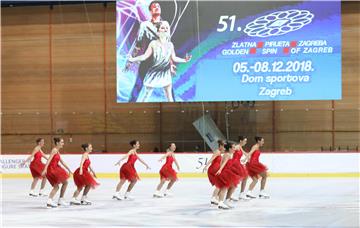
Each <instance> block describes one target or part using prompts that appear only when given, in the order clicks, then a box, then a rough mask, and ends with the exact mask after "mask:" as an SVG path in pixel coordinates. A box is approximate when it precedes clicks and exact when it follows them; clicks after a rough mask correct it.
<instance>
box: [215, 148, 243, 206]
mask: <svg viewBox="0 0 360 228" xmlns="http://www.w3.org/2000/svg"><path fill="white" fill-rule="evenodd" d="M234 150H235V145H234V144H232V143H226V144H225V153H224V155H223V156H222V159H221V164H220V169H219V170H218V171H217V172H216V176H217V177H216V179H215V185H216V187H218V188H219V189H220V192H219V204H218V208H219V209H229V208H232V206H231V205H230V204H229V202H228V199H230V198H231V194H232V192H234V189H235V188H236V186H237V185H238V184H239V182H240V176H239V175H237V174H236V173H235V172H234V171H233V169H232V166H233V160H232V158H233V154H234ZM228 191H229V192H230V193H229V194H227V196H229V198H228V199H227V200H225V201H224V198H225V194H226V193H227V192H228Z"/></svg>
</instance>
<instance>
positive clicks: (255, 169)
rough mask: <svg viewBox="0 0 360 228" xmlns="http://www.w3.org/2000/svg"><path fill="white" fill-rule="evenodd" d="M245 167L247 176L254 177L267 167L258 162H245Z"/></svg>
mask: <svg viewBox="0 0 360 228" xmlns="http://www.w3.org/2000/svg"><path fill="white" fill-rule="evenodd" d="M246 168H247V170H248V173H249V176H251V177H256V176H257V175H259V174H260V173H262V172H265V171H266V170H267V167H266V166H265V165H263V164H262V163H260V162H253V163H250V162H248V163H246Z"/></svg>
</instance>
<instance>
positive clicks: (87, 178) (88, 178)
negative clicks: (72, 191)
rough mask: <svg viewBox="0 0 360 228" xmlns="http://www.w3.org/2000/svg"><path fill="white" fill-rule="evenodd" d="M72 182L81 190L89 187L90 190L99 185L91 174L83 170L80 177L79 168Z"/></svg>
mask: <svg viewBox="0 0 360 228" xmlns="http://www.w3.org/2000/svg"><path fill="white" fill-rule="evenodd" d="M74 182H75V185H76V187H78V188H82V187H85V186H90V187H91V188H95V187H96V186H98V185H99V183H98V182H96V180H95V179H94V177H93V176H92V175H91V173H90V172H89V171H88V170H86V171H85V170H83V174H82V175H80V168H77V169H76V171H75V173H74Z"/></svg>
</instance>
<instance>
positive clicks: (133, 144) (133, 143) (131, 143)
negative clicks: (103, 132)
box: [129, 139, 138, 147]
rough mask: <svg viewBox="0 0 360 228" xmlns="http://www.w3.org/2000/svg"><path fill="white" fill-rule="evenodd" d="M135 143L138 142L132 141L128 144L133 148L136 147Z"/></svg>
mask: <svg viewBox="0 0 360 228" xmlns="http://www.w3.org/2000/svg"><path fill="white" fill-rule="evenodd" d="M136 142H138V141H137V140H135V139H134V140H131V141H130V142H129V144H130V146H132V147H134V146H135V145H136Z"/></svg>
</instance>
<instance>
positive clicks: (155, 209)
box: [1, 178, 360, 228]
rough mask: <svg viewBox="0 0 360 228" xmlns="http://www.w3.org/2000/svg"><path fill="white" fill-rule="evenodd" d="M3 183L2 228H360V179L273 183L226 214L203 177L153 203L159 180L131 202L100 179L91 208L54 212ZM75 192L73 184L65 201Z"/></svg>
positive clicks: (16, 182) (147, 182)
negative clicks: (213, 201) (214, 201)
mask: <svg viewBox="0 0 360 228" xmlns="http://www.w3.org/2000/svg"><path fill="white" fill-rule="evenodd" d="M1 181H2V211H1V214H2V216H1V217H2V226H3V227H14V226H16V227H45V226H52V227H69V228H71V227H109V226H113V227H115V226H116V227H119V226H136V227H139V226H153V227H160V226H167V227H169V226H178V227H187V226H217V227H224V226H233V227H360V224H359V179H357V178H336V179H330V178H310V179H305V178H293V179H290V178H289V179H285V178H280V179H279V178H270V179H269V180H268V186H267V192H268V193H270V194H271V198H270V199H266V200H264V199H254V200H251V201H249V202H238V203H234V205H235V208H234V209H231V210H228V211H224V210H219V209H217V208H216V207H214V206H210V204H209V199H210V195H211V192H212V190H213V189H212V188H211V186H210V185H209V183H208V181H207V179H205V178H200V179H188V178H184V179H180V180H179V181H178V182H177V183H175V185H174V187H173V193H174V197H172V198H161V199H156V198H152V194H153V192H154V189H155V187H156V185H157V184H158V179H142V180H141V181H139V182H138V183H137V184H136V185H135V187H134V189H133V192H132V197H134V198H135V199H134V200H132V201H115V200H112V199H111V197H112V195H113V193H114V190H115V186H116V184H117V181H118V180H115V179H101V180H100V182H101V185H100V186H99V187H98V188H97V189H95V190H93V191H90V193H89V199H90V200H91V201H92V202H93V205H91V206H70V207H66V208H64V207H60V208H56V209H47V208H46V207H45V204H46V200H47V197H37V198H32V197H30V196H28V195H27V194H28V190H29V188H30V183H31V180H30V179H3V180H1ZM125 187H127V184H126V186H125ZM258 187H259V186H257V187H256V189H258ZM37 188H39V186H37ZM46 188H47V190H48V191H49V190H50V185H49V184H48V185H47V187H46ZM74 190H75V187H74V183H73V181H72V179H70V183H69V187H68V189H67V192H66V195H65V198H66V199H67V200H70V199H71V196H72V193H73V191H74ZM123 190H125V189H123ZM238 194H239V190H237V191H236V193H235V196H238Z"/></svg>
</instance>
